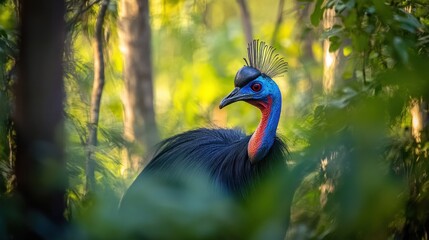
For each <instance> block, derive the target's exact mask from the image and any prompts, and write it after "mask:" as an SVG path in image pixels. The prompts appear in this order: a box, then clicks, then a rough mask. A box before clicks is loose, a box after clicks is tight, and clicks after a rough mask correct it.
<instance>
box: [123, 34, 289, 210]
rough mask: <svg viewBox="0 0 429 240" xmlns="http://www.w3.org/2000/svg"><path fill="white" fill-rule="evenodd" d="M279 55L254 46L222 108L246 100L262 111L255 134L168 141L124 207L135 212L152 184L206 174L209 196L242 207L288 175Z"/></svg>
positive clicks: (202, 133)
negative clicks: (270, 181)
mask: <svg viewBox="0 0 429 240" xmlns="http://www.w3.org/2000/svg"><path fill="white" fill-rule="evenodd" d="M273 52H274V49H273V48H272V47H269V46H267V45H265V43H264V42H259V41H253V42H252V43H250V44H249V47H248V58H249V59H248V60H249V62H248V61H247V60H246V59H245V61H246V63H247V66H244V67H243V68H241V69H240V70H239V71H238V72H237V74H236V77H235V80H234V85H235V88H234V90H233V91H232V92H231V93H230V94H229V95H228V96H227V97H225V98H224V99H223V100H222V102H221V104H220V106H219V107H220V108H223V107H225V106H227V105H229V104H231V103H234V102H237V101H245V102H247V103H249V104H251V105H253V106H255V107H257V108H259V109H260V111H261V113H262V117H261V121H260V123H259V125H258V127H257V129H256V130H255V132H254V133H253V134H252V135H249V136H246V135H245V134H243V133H242V132H241V131H239V130H234V129H206V128H202V129H197V130H192V131H188V132H184V133H181V134H178V135H176V136H173V137H171V138H168V139H166V140H164V141H162V142H161V143H160V144H159V145H158V147H157V150H156V152H155V154H154V156H153V158H152V160H151V161H150V162H149V164H148V165H147V166H146V167H145V169H144V170H143V171H142V172H141V173H140V175H139V176H138V177H137V179H136V180H135V181H134V182H133V184H132V185H131V186H130V188H129V189H128V191H127V193H126V194H125V195H124V197H123V199H122V203H121V208H130V205H131V202H132V196H135V195H136V194H137V193H138V192H139V191H143V190H144V188H145V186H146V187H147V184H148V182H150V181H149V180H148V179H153V178H155V179H163V181H164V180H166V181H167V182H168V183H169V184H171V183H173V184H175V183H176V182H178V180H180V179H181V178H183V177H189V176H201V175H204V176H206V177H207V179H209V183H210V184H209V187H208V188H209V189H208V191H213V192H216V193H219V194H224V195H226V196H232V198H233V199H236V200H238V201H240V202H242V201H243V200H246V198H247V197H248V196H249V195H250V193H251V192H252V191H253V190H254V189H255V188H256V187H257V186H258V185H259V184H261V183H262V182H263V181H264V179H266V178H268V177H269V176H270V175H272V174H273V173H281V174H286V171H285V170H286V163H285V160H286V155H287V151H286V147H285V144H284V143H283V142H282V141H281V140H280V139H279V138H278V137H277V136H276V129H277V125H278V122H279V118H280V112H281V102H282V98H281V93H280V90H279V88H278V86H277V84H276V83H275V82H274V81H273V80H272V77H274V76H276V75H277V74H279V73H281V72H283V71H285V70H286V66H287V64H286V62H284V61H283V59H281V58H279V57H278V55H274V54H273ZM208 207H209V206H208ZM136 210H138V209H136ZM285 218H287V217H286V216H285Z"/></svg>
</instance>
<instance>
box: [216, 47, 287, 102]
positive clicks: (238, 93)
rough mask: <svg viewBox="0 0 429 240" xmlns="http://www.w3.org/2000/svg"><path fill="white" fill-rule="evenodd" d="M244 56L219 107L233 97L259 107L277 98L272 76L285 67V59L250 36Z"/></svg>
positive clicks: (277, 92) (235, 100)
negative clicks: (230, 89)
mask: <svg viewBox="0 0 429 240" xmlns="http://www.w3.org/2000/svg"><path fill="white" fill-rule="evenodd" d="M247 51H248V58H249V60H247V59H246V58H244V61H245V62H246V66H244V67H242V68H241V69H240V70H238V72H237V74H236V75H235V80H234V85H235V88H234V90H233V91H232V92H231V93H230V94H229V95H228V96H226V97H225V98H224V99H223V100H222V102H221V103H220V105H219V107H220V108H223V107H225V106H227V105H229V104H231V103H234V102H237V101H245V102H248V103H250V104H252V105H254V106H256V107H258V108H260V109H261V110H262V108H265V107H267V104H270V101H272V100H276V99H281V93H280V90H279V88H278V86H277V84H276V83H275V82H274V81H273V80H272V78H273V77H275V76H277V75H279V74H281V73H283V72H285V71H286V70H287V62H285V61H284V60H283V59H282V58H281V57H279V55H278V54H274V51H275V49H274V48H273V47H271V46H268V45H266V44H265V42H259V41H258V40H254V41H253V42H251V43H249V46H248V48H247Z"/></svg>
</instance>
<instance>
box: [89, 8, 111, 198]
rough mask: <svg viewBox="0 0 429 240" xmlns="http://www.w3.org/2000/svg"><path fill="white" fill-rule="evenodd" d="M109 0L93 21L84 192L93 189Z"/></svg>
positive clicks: (103, 78) (103, 79) (103, 80)
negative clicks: (90, 88)
mask: <svg viewBox="0 0 429 240" xmlns="http://www.w3.org/2000/svg"><path fill="white" fill-rule="evenodd" d="M109 2H110V0H104V1H102V2H101V8H100V12H99V13H98V16H97V22H96V23H95V37H94V82H93V85H92V93H91V106H90V112H89V114H90V116H89V124H88V142H87V159H86V193H87V194H88V193H90V192H92V191H93V190H94V189H95V175H94V174H95V165H96V163H95V159H94V150H95V147H96V146H97V145H98V140H97V132H98V121H99V118H100V105H101V95H102V93H103V87H104V82H105V76H104V55H103V23H104V18H105V16H106V12H107V7H108V6H109Z"/></svg>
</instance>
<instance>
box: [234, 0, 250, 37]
mask: <svg viewBox="0 0 429 240" xmlns="http://www.w3.org/2000/svg"><path fill="white" fill-rule="evenodd" d="M237 3H238V6H239V7H240V13H241V21H242V24H243V29H244V35H245V36H246V41H247V43H251V42H252V41H253V30H252V22H251V17H250V12H249V8H248V7H247V0H237Z"/></svg>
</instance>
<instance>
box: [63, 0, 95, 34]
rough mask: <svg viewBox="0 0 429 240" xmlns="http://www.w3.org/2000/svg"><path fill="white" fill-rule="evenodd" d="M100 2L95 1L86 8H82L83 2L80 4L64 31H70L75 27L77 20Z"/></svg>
mask: <svg viewBox="0 0 429 240" xmlns="http://www.w3.org/2000/svg"><path fill="white" fill-rule="evenodd" d="M100 1H101V0H95V1H94V2H92V3H90V4H88V5H87V6H85V7H84V5H85V3H86V2H85V1H84V2H82V4H81V5H80V6H79V11H78V12H77V13H76V14H75V15H74V16H73V17H71V18H70V20H69V21H68V22H67V23H66V30H67V32H69V31H70V29H72V28H73V26H74V25H76V23H77V22H78V21H79V18H80V17H81V16H82V15H83V14H84V13H86V12H87V11H88V10H89V9H91V8H92V7H93V6H94V5H95V4H98V3H99V2H100Z"/></svg>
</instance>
